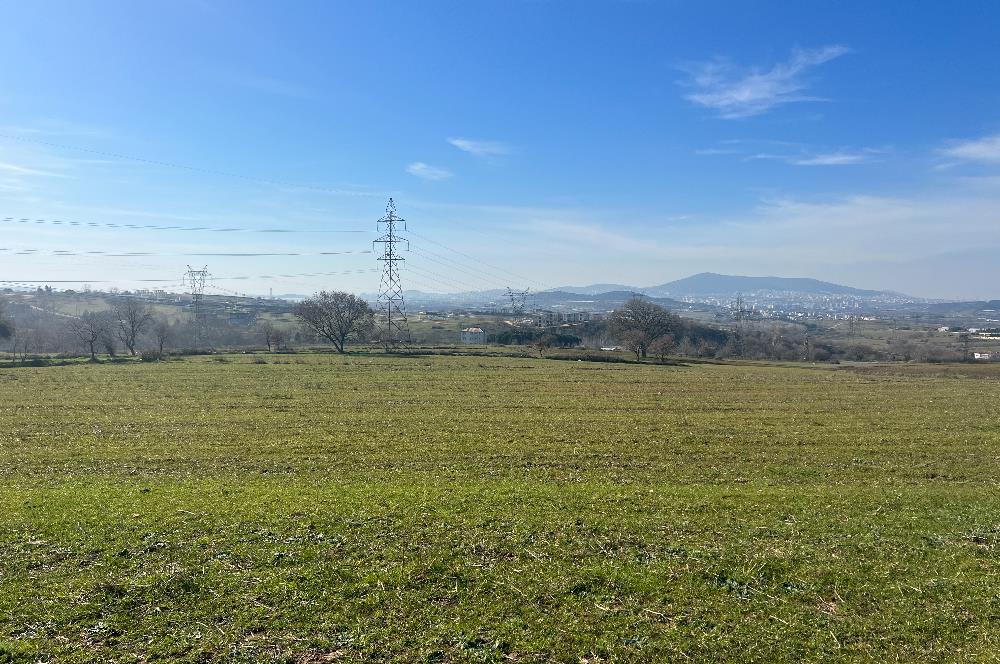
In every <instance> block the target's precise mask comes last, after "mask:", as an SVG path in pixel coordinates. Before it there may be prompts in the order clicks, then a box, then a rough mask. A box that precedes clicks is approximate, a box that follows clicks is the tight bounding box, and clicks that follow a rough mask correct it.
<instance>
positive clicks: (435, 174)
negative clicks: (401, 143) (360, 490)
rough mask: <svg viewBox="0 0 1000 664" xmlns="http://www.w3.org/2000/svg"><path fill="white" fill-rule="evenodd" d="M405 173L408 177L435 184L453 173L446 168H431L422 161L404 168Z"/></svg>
mask: <svg viewBox="0 0 1000 664" xmlns="http://www.w3.org/2000/svg"><path fill="white" fill-rule="evenodd" d="M406 172H407V173H409V174H410V175H413V176H416V177H418V178H420V179H422V180H429V181H431V182H435V181H438V180H447V179H448V178H450V177H451V176H452V175H454V173H452V172H451V171H449V170H448V169H446V168H438V167H436V166H431V165H430V164H425V163H424V162H422V161H415V162H413V163H412V164H410V165H409V166H407V167H406Z"/></svg>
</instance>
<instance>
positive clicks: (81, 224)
mask: <svg viewBox="0 0 1000 664" xmlns="http://www.w3.org/2000/svg"><path fill="white" fill-rule="evenodd" d="M0 221H5V222H8V223H15V224H32V225H34V224H44V225H50V226H71V227H75V228H111V229H114V230H140V231H143V230H152V231H180V232H184V233H187V232H197V231H207V232H209V233H371V232H372V231H370V230H359V229H344V230H341V229H329V228H325V229H317V230H313V229H310V228H243V227H233V226H228V227H221V228H219V227H212V226H163V225H160V224H116V223H113V222H98V221H67V220H64V219H32V218H30V217H3V218H2V219H0Z"/></svg>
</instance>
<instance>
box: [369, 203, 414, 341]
mask: <svg viewBox="0 0 1000 664" xmlns="http://www.w3.org/2000/svg"><path fill="white" fill-rule="evenodd" d="M400 225H402V230H404V231H405V230H406V220H405V219H402V218H400V217H399V216H397V215H396V204H395V203H394V202H393V200H392V199H391V198H390V199H389V204H388V205H386V206H385V216H384V217H382V218H381V219H379V220H378V230H379V232H381V233H382V235H381V236H380V237H379V238H378V239H377V240H375V241H374V243H373V245H372V246H373V247H374V244H376V243H378V244H381V245H382V255H381V256H379V258H378V259H379V260H380V261H382V283H381V284H380V285H379V289H378V309H379V312H380V313H381V315H382V316H384V317H385V320H384V321H383V322H382V343H383V344H384V345H385V348H386V350H389V349H390V348H394V347H396V346H399V345H402V344H408V343H410V328H409V326H408V325H407V323H406V304H405V302H404V301H403V283H402V281H400V278H399V264H400V263H401V262H402V261H404V260H405V259H404V258H403V257H402V256H400V255H399V254H400V249H399V246H400V245H404V244H405V245H406V249H407V250H409V248H410V241H409V240H407V239H406V238H404V237H401V236H400V235H399V230H400V229H399V226H400Z"/></svg>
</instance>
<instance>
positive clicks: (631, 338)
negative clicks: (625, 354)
mask: <svg viewBox="0 0 1000 664" xmlns="http://www.w3.org/2000/svg"><path fill="white" fill-rule="evenodd" d="M620 337H621V340H622V345H624V346H625V348H626V350H630V351H632V352H633V353H635V359H636V360H638V359H640V358H643V357H646V350H647V349H648V348H649V335H648V334H646V333H645V332H643V331H642V330H625V331H624V332H622V333H621V335H620Z"/></svg>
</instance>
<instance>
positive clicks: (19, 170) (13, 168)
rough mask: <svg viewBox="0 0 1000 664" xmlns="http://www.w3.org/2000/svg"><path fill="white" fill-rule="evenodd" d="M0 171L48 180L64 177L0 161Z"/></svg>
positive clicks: (60, 174) (59, 174)
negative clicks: (46, 178)
mask: <svg viewBox="0 0 1000 664" xmlns="http://www.w3.org/2000/svg"><path fill="white" fill-rule="evenodd" d="M0 171H6V172H7V173H15V174H17V175H40V176H44V177H50V178H64V177H66V176H65V175H63V174H62V173H53V172H51V171H42V170H39V169H37V168H29V167H27V166H20V165H18V164H10V163H6V162H2V161H0Z"/></svg>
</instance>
